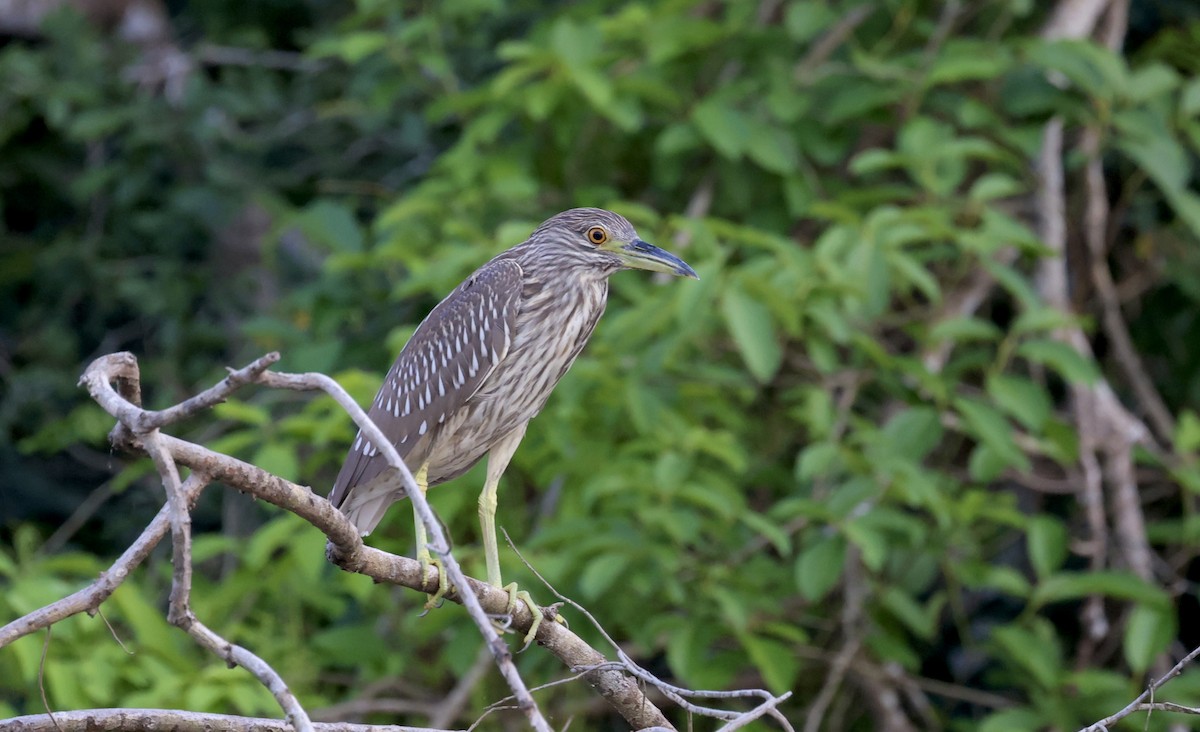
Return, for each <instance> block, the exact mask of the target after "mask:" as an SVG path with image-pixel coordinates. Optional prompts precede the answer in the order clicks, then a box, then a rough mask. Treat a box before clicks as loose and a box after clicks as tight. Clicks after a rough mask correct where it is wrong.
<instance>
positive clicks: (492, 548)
mask: <svg viewBox="0 0 1200 732" xmlns="http://www.w3.org/2000/svg"><path fill="white" fill-rule="evenodd" d="M524 436H525V425H521V426H520V427H518V428H517V429H515V430H513V431H512V432H510V433H508V434H507V435H505V436H504V438H503V439H501V440H500V441H499V442H497V443H496V444H495V445H493V446H492V449H491V451H490V452H488V466H487V478H486V479H485V480H484V482H483V492H482V493H480V494H479V529H480V531H481V532H482V534H483V557H484V562H485V563H486V565H487V581H488V584H489V585H491V586H493V587H499V588H500V589H502V590H505V591H507V592H508V608H507V609H506V612H508V613H510V614H511V613H512V611H513V610H516V608H517V603H518V602H523V603H525V606H526V607H528V608H529V612H530V614H532V615H533V623H532V624H531V625H530V626H529V632H528V633H526V634H525V648H528V647H529V645H530V644H531V643H533V641H534V638H535V637H537V631H538V627H539V626H540V625H541V624H542V609H541V608H540V607H538V605H537V603H536V602H534V601H533V597H532V596H530V594H529V593H528V592H525V591H524V590H518V589H517V583H516V582H513V583H511V584H508V585H505V584H503V581H502V580H501V579H500V550H499V547H498V546H497V541H496V505H497V503H498V499H497V496H496V493H497V490H498V489H499V487H500V476H501V475H503V474H504V469H505V468H507V467H508V461H509V460H511V459H512V456H513V453H514V452H516V449H517V445H519V444H521V438H522V437H524ZM522 650H524V648H522Z"/></svg>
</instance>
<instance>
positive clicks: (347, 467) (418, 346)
mask: <svg viewBox="0 0 1200 732" xmlns="http://www.w3.org/2000/svg"><path fill="white" fill-rule="evenodd" d="M523 274H524V273H523V272H522V270H521V266H520V265H519V264H517V263H516V262H514V261H513V260H511V259H493V260H492V261H490V262H488V263H487V264H485V265H484V266H482V267H480V268H479V269H478V270H476V272H475V273H474V274H473V275H471V276H470V277H469V278H467V279H466V280H465V281H464V282H463V283H462V284H461V285H459V286H458V287H457V288H455V290H454V291H453V292H451V293H450V294H449V295H447V296H446V299H445V300H443V301H442V302H440V303H438V305H437V307H435V308H434V309H433V311H432V312H430V313H429V315H428V316H427V317H426V318H425V320H424V321H422V323H421V324H420V325H419V326H417V330H416V331H415V332H414V333H413V335H412V338H410V339H409V341H408V343H406V344H405V346H404V349H403V350H401V351H400V355H399V356H397V357H396V362H395V363H394V364H392V368H391V370H389V371H388V374H387V377H386V378H384V380H383V386H381V387H380V388H379V394H378V395H376V397H375V401H374V402H372V404H371V408H370V410H368V412H367V414H368V415H369V416H370V417H371V419H372V420H374V421H375V424H376V425H378V426H379V428H380V429H381V430H383V434H384V435H386V436H387V438H388V439H389V440H391V442H392V444H393V445H395V446H396V449H397V451H398V452H399V453H400V456H401V457H406V456H407V455H408V454H409V452H411V451H412V449H413V447H414V446H415V445H416V444H417V443H418V442H419V441H420V440H421V438H422V437H424V436H425V435H426V433H428V432H430V431H431V430H433V429H434V428H435V427H436V426H437V425H439V424H441V423H442V422H443V421H445V420H446V419H448V418H449V417H450V415H452V414H453V413H454V412H455V410H457V409H458V408H459V407H461V406H462V405H463V404H464V403H465V402H466V401H467V400H468V399H470V398H471V396H472V395H474V394H475V392H477V391H478V390H479V388H480V387H481V386H483V384H484V382H485V381H486V380H487V378H488V376H489V375H490V374H491V373H492V371H493V370H494V369H495V368H496V365H497V364H499V363H500V361H501V360H502V359H503V358H504V357H505V356H506V355H507V354H508V350H509V347H510V346H511V345H512V341H513V338H514V337H515V329H516V321H517V311H518V310H519V309H520V301H521V287H522V280H523ZM408 467H409V468H410V469H411V470H413V471H414V472H415V471H416V470H417V468H419V467H420V466H418V465H409V466H408ZM386 468H387V462H386V461H385V460H384V458H383V455H381V454H380V452H379V448H378V447H377V446H375V445H372V444H371V443H370V441H368V440H367V439H366V437H365V436H363V434H362V432H361V430H360V431H359V434H358V436H357V437H356V438H355V440H354V444H353V446H352V447H351V449H350V454H349V455H348V456H347V457H346V462H345V464H344V465H342V469H341V472H339V473H338V477H337V480H336V481H334V484H333V491H332V492H331V493H330V494H329V500H330V502H332V503H333V505H334V506H337V507H341V508H343V510H346V509H345V507H343V504H345V503H346V502H347V499H348V498H349V497H350V495H351V493H352V491H353V489H354V487H355V486H358V485H361V484H365V483H370V482H371V481H373V479H374V478H375V477H376V476H378V475H379V474H380V473H381V472H383V471H384V470H385V469H386ZM362 498H364V499H365V498H367V497H366V496H363V497H362ZM390 502H391V501H390V500H389V501H388V503H390ZM359 528H360V529H363V528H364V527H362V526H360V527H359ZM371 528H374V527H373V526H372V527H370V528H366V530H367V531H370V530H371Z"/></svg>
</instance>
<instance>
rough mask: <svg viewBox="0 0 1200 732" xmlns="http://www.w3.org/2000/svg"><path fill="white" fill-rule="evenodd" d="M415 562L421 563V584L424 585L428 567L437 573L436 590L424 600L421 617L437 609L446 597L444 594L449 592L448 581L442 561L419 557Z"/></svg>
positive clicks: (430, 557) (435, 558)
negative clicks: (423, 609)
mask: <svg viewBox="0 0 1200 732" xmlns="http://www.w3.org/2000/svg"><path fill="white" fill-rule="evenodd" d="M417 560H418V561H419V562H420V563H421V584H425V578H426V575H428V574H429V569H430V567H432V568H434V569H435V570H436V571H437V580H438V588H437V591H436V592H434V593H433V594H432V595H429V596H428V597H426V599H425V611H424V612H422V613H421V615H422V616H423V615H425V613H427V612H429V611H430V610H433V609H434V608H439V607H441V606H442V602H443V601H444V599H445V597H446V593H447V592H449V591H450V581H449V580H448V579H446V567H445V565H443V564H442V560H440V559H438V558H437V557H432V556H427V555H426V556H420V557H418V558H417Z"/></svg>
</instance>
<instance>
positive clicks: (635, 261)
mask: <svg viewBox="0 0 1200 732" xmlns="http://www.w3.org/2000/svg"><path fill="white" fill-rule="evenodd" d="M606 248H607V247H606ZM610 251H612V253H613V254H615V255H617V257H619V258H620V260H621V263H622V264H624V265H625V266H626V267H630V268H632V269H648V270H650V271H651V272H666V273H667V274H673V275H678V276H680V277H691V278H692V279H694V280H698V279H700V277H699V276H698V275H697V274H696V270H694V269H692V268H691V267H689V266H688V263H687V262H685V261H683V260H682V259H680V258H679V257H676V256H675V255H674V254H671V253H670V252H668V251H666V250H665V249H659V248H658V247H656V246H654V245H653V244H650V243H649V242H644V241H642V240H641V239H634V240H633V241H631V242H627V243H621V242H612V249H611V250H610Z"/></svg>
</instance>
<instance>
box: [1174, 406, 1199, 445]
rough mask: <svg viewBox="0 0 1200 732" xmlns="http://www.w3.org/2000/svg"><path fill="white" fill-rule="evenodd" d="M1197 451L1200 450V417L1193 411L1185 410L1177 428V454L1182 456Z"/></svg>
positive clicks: (1180, 416)
mask: <svg viewBox="0 0 1200 732" xmlns="http://www.w3.org/2000/svg"><path fill="white" fill-rule="evenodd" d="M1197 449H1200V417H1197V416H1196V413H1195V412H1194V411H1192V410H1191V409H1185V410H1183V412H1182V413H1181V414H1180V415H1179V424H1178V425H1176V427H1175V452H1177V453H1181V454H1182V453H1189V452H1195V451H1196V450H1197Z"/></svg>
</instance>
